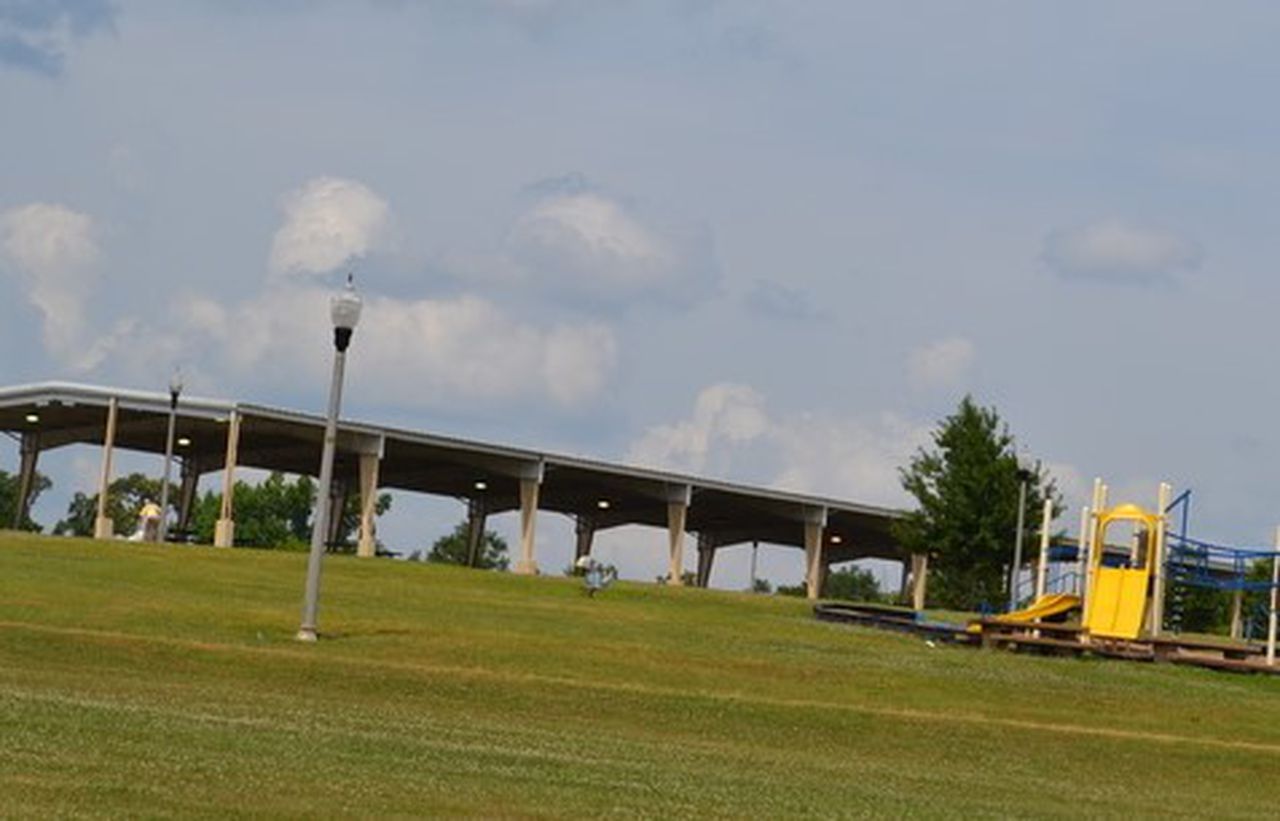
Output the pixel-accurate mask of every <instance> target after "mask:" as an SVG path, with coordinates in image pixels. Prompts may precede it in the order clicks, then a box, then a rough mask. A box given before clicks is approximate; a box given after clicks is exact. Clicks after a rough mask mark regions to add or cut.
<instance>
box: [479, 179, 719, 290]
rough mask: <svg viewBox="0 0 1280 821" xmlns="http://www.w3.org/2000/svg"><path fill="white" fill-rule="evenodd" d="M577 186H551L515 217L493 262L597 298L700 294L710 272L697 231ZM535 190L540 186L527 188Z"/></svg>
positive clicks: (542, 284)
mask: <svg viewBox="0 0 1280 821" xmlns="http://www.w3.org/2000/svg"><path fill="white" fill-rule="evenodd" d="M575 179H576V178H575ZM563 187H564V186H562V188H563ZM585 187H586V183H585V181H577V183H576V186H575V187H574V188H571V189H570V190H554V189H553V190H551V191H550V193H547V194H545V195H544V196H542V197H541V198H540V199H539V200H538V201H537V202H535V203H534V204H533V205H532V206H531V207H530V208H529V209H528V210H527V211H525V212H524V213H523V214H522V215H521V216H520V217H518V218H517V219H516V221H515V224H514V225H513V226H512V228H511V231H510V233H509V235H508V237H507V241H506V248H505V250H504V252H503V254H504V256H506V257H507V258H508V260H507V262H506V263H505V264H504V265H503V266H499V267H503V268H505V269H507V270H508V272H509V271H510V270H511V269H513V268H514V269H516V270H519V271H521V272H522V273H523V276H524V278H525V279H526V280H528V281H530V282H532V283H533V284H534V285H536V286H537V287H538V288H546V287H551V288H552V289H554V290H556V291H557V292H558V293H560V294H561V295H565V296H569V297H571V298H577V299H581V300H584V301H588V302H593V303H597V304H609V303H623V302H628V301H631V300H634V299H636V298H649V299H656V300H659V301H663V302H668V303H675V304H691V303H693V302H696V301H698V300H700V299H702V298H703V297H705V296H706V294H707V293H708V292H709V291H710V289H711V287H712V286H713V284H714V281H715V276H716V272H715V263H714V260H713V256H712V253H711V247H710V240H709V237H708V236H707V234H706V232H705V231H702V230H699V229H695V228H690V227H688V226H678V225H659V224H657V223H656V222H655V221H653V220H651V219H646V218H644V217H643V216H642V215H641V214H639V213H638V212H636V211H635V209H633V208H630V207H628V206H626V205H624V204H623V203H621V202H619V201H617V200H615V199H612V198H610V197H608V196H605V195H604V194H602V193H600V192H598V191H594V190H583V189H585ZM539 189H542V190H547V189H548V186H546V185H542V186H534V187H533V188H532V189H531V190H539Z"/></svg>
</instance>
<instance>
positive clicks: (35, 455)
mask: <svg viewBox="0 0 1280 821" xmlns="http://www.w3.org/2000/svg"><path fill="white" fill-rule="evenodd" d="M18 453H19V456H20V462H19V465H18V498H17V504H16V505H14V511H13V529H14V530H21V529H22V525H23V523H24V522H26V520H27V516H28V515H29V514H30V513H31V490H32V488H34V487H35V486H36V462H37V461H38V460H39V458H40V433H39V431H27V432H26V433H23V434H22V443H21V445H20V446H19V449H18Z"/></svg>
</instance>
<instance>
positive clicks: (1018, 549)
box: [1009, 479, 1027, 612]
mask: <svg viewBox="0 0 1280 821" xmlns="http://www.w3.org/2000/svg"><path fill="white" fill-rule="evenodd" d="M1026 515H1027V480H1026V479H1021V480H1019V484H1018V534H1017V536H1016V537H1015V538H1014V542H1013V569H1012V570H1010V571H1009V611H1010V612H1013V611H1014V610H1017V609H1018V576H1019V575H1020V574H1021V571H1022V530H1023V527H1024V526H1025V525H1026Z"/></svg>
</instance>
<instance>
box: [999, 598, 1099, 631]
mask: <svg viewBox="0 0 1280 821" xmlns="http://www.w3.org/2000/svg"><path fill="white" fill-rule="evenodd" d="M1079 606H1080V597H1079V596H1073V595H1071V594H1070V593H1048V594H1046V595H1043V596H1041V597H1040V598H1038V599H1036V600H1035V601H1034V602H1032V603H1031V604H1030V605H1029V606H1027V607H1024V608H1023V609H1021V610H1015V611H1013V612H1012V613H1005V614H1004V615H1003V616H996V619H998V620H999V621H1007V622H1014V623H1017V624H1021V623H1024V622H1033V621H1039V620H1040V619H1046V618H1048V617H1050V616H1056V615H1058V614H1059V613H1066V612H1069V611H1071V610H1074V609H1076V608H1077V607H1079Z"/></svg>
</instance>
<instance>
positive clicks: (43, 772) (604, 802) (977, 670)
mask: <svg viewBox="0 0 1280 821" xmlns="http://www.w3.org/2000/svg"><path fill="white" fill-rule="evenodd" d="M304 563H305V556H303V555H300V554H286V553H270V552H257V551H240V550H236V551H227V550H223V551H218V550H214V549H207V548H160V547H142V546H136V545H123V544H95V543H92V542H86V541H75V540H64V539H40V538H35V537H27V536H18V535H13V534H7V535H0V814H3V815H10V816H36V817H50V816H74V815H129V816H138V815H143V816H171V815H181V816H210V817H214V816H217V817H223V816H228V815H255V816H258V815H290V816H297V815H325V816H329V815H343V814H346V815H360V816H369V815H425V814H429V815H472V816H484V817H494V816H501V817H541V816H588V815H589V816H599V815H618V816H645V817H669V816H682V817H690V816H697V817H704V816H710V817H742V816H758V817H770V818H772V817H783V816H807V817H812V816H827V817H830V816H858V815H874V816H885V815H891V816H902V815H911V816H937V817H944V816H945V817H952V818H954V817H972V816H979V817H995V816H999V817H1008V816H1060V817H1068V816H1080V815H1086V816H1156V815H1159V816H1171V815H1172V816H1178V815H1184V816H1203V815H1210V814H1211V815H1214V816H1219V817H1231V816H1242V817H1243V816H1264V815H1265V816H1274V813H1275V809H1274V807H1275V799H1274V788H1273V786H1272V785H1273V783H1274V773H1275V771H1276V770H1277V768H1280V680H1274V679H1270V678H1266V677H1261V676H1253V677H1251V676H1238V675H1231V674H1222V673H1214V672H1210V671H1204V670H1196V669H1185V668H1175V667H1167V666H1156V665H1141V664H1126V663H1124V662H1109V661H1096V660H1078V659H1041V658H1032V657H1025V656H1013V655H1007V654H1000V653H992V652H979V651H972V650H965V649H957V648H941V647H939V648H932V647H929V646H927V645H926V644H925V643H923V642H922V641H920V640H919V639H915V638H909V637H904V636H899V635H895V634H889V633H880V632H876V631H868V630H861V629H856V628H846V627H841V626H836V625H829V624H823V623H819V622H816V621H815V620H813V619H812V617H811V616H810V612H809V607H808V605H807V604H806V603H805V602H804V601H800V600H795V599H785V598H778V597H766V596H747V595H739V594H729V593H718V592H710V591H701V590H682V589H673V588H663V587H656V586H648V585H632V584H619V585H616V586H614V587H613V588H610V589H609V590H608V591H606V592H605V593H604V594H603V595H602V596H600V597H597V598H596V599H588V598H587V597H585V596H584V595H582V593H581V592H580V590H579V588H578V586H577V584H576V583H575V582H573V581H570V580H566V579H558V578H520V577H515V576H511V575H506V574H496V573H482V572H473V571H467V570H462V569H457V568H449V567H437V566H427V565H421V564H408V563H400V562H391V561H368V560H358V559H353V558H347V557H331V558H330V559H328V560H327V562H326V565H325V580H324V593H323V600H322V609H321V626H322V629H323V630H325V631H327V637H326V639H325V640H324V641H322V642H320V643H319V644H317V645H310V646H309V645H301V644H298V643H296V642H294V641H293V639H292V636H293V632H294V630H295V629H296V626H297V621H298V611H299V606H300V599H301V591H302V580H303V571H304Z"/></svg>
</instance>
